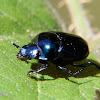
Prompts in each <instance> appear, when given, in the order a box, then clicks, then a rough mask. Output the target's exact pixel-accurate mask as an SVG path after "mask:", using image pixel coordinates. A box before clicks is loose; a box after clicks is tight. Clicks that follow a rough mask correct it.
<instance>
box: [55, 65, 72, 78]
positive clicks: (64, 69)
mask: <svg viewBox="0 0 100 100" xmlns="http://www.w3.org/2000/svg"><path fill="white" fill-rule="evenodd" d="M57 68H58V69H61V70H63V71H65V72H67V73H68V74H70V76H73V72H72V71H70V70H68V69H66V68H63V67H61V66H57Z"/></svg>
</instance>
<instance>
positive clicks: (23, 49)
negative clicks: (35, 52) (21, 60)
mask: <svg viewBox="0 0 100 100" xmlns="http://www.w3.org/2000/svg"><path fill="white" fill-rule="evenodd" d="M21 54H22V55H23V56H25V55H26V49H25V48H21Z"/></svg>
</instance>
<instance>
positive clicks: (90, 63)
mask: <svg viewBox="0 0 100 100" xmlns="http://www.w3.org/2000/svg"><path fill="white" fill-rule="evenodd" d="M90 65H94V64H93V63H92V62H87V63H84V64H80V65H74V64H73V66H76V67H86V66H90Z"/></svg>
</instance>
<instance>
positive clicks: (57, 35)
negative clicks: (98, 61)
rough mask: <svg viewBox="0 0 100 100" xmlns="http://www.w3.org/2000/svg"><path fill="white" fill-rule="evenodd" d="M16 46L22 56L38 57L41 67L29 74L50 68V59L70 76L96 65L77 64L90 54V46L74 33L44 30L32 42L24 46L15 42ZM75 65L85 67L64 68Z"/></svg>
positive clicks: (88, 63)
mask: <svg viewBox="0 0 100 100" xmlns="http://www.w3.org/2000/svg"><path fill="white" fill-rule="evenodd" d="M13 45H14V46H16V47H17V48H20V51H19V52H18V54H17V55H16V56H17V58H19V59H20V57H21V56H22V57H24V58H27V59H28V60H31V59H33V58H34V59H38V63H39V65H40V69H38V70H36V71H35V70H31V71H29V72H28V75H31V74H33V73H38V72H40V71H43V70H45V69H46V68H48V67H49V66H48V61H50V62H52V63H54V64H55V65H56V68H57V69H61V70H63V71H65V72H67V73H69V75H70V76H74V75H77V74H78V73H80V72H81V71H83V70H84V69H85V67H86V66H88V65H95V64H93V63H92V62H87V63H84V64H80V65H75V64H74V62H75V61H81V60H83V59H85V58H86V57H87V56H88V55H89V47H88V44H87V42H86V41H85V40H84V39H83V38H81V37H80V36H77V35H73V34H70V33H65V32H56V31H50V32H42V33H40V34H38V35H37V36H36V37H35V38H34V39H31V43H29V44H27V45H24V46H23V47H20V46H18V45H17V44H15V43H13ZM68 64H70V65H73V66H76V67H84V68H83V69H81V70H79V71H77V72H75V73H73V72H72V71H70V70H68V69H66V68H64V67H63V66H65V65H68Z"/></svg>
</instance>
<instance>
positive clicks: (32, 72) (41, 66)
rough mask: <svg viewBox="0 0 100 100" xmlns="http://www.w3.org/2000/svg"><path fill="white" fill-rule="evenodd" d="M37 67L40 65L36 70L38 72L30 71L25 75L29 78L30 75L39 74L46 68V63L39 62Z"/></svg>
mask: <svg viewBox="0 0 100 100" xmlns="http://www.w3.org/2000/svg"><path fill="white" fill-rule="evenodd" d="M39 65H40V69H38V70H31V71H29V72H28V74H27V75H28V76H30V75H32V74H34V73H38V72H41V71H43V70H45V69H47V68H48V63H41V62H39Z"/></svg>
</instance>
